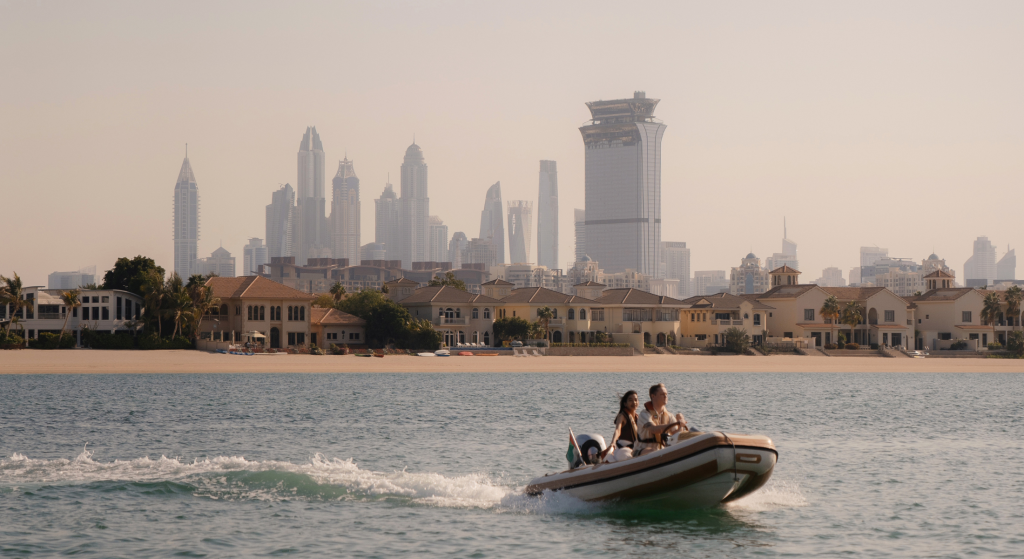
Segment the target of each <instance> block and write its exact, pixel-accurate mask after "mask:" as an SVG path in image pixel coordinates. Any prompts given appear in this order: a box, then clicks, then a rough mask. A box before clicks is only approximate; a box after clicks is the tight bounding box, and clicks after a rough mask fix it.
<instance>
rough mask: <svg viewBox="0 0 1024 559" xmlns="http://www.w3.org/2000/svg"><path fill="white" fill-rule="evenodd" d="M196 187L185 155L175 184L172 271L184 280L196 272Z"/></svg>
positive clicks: (197, 226) (197, 188) (193, 175)
mask: <svg viewBox="0 0 1024 559" xmlns="http://www.w3.org/2000/svg"><path fill="white" fill-rule="evenodd" d="M198 252H199V187H198V186H197V185H196V176H195V174H194V173H193V172H192V164H191V163H189V162H188V154H187V153H186V154H185V161H183V162H182V163H181V170H180V171H178V182H176V183H175V184H174V271H175V272H177V273H178V275H179V276H181V278H182V279H183V280H185V281H188V278H189V276H191V275H192V274H195V273H198V266H197V263H196V261H197V258H198V256H199V255H198V254H197V253H198Z"/></svg>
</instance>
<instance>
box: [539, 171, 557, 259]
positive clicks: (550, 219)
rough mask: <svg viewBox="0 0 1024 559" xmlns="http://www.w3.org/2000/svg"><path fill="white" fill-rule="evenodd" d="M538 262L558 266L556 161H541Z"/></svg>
mask: <svg viewBox="0 0 1024 559" xmlns="http://www.w3.org/2000/svg"><path fill="white" fill-rule="evenodd" d="M537 264H539V265H541V266H547V267H548V269H549V270H554V269H556V268H558V267H559V266H558V168H557V166H556V164H555V162H554V161H541V162H540V191H539V192H538V195H537Z"/></svg>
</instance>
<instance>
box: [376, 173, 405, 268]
mask: <svg viewBox="0 0 1024 559" xmlns="http://www.w3.org/2000/svg"><path fill="white" fill-rule="evenodd" d="M373 206H374V207H373V215H374V236H373V240H374V242H376V243H377V244H382V245H384V251H385V252H386V253H387V260H401V259H402V258H401V249H400V247H399V245H400V243H399V242H398V239H399V237H401V235H402V227H401V224H400V222H399V220H400V219H401V212H399V209H398V195H396V194H395V189H394V188H393V187H392V186H391V183H386V184H385V185H384V192H383V193H381V195H380V198H378V199H376V200H374V201H373Z"/></svg>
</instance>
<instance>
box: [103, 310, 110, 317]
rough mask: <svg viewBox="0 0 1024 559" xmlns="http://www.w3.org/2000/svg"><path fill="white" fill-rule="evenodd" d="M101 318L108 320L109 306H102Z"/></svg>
mask: <svg viewBox="0 0 1024 559" xmlns="http://www.w3.org/2000/svg"><path fill="white" fill-rule="evenodd" d="M103 320H110V307H103Z"/></svg>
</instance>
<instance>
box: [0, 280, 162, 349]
mask: <svg viewBox="0 0 1024 559" xmlns="http://www.w3.org/2000/svg"><path fill="white" fill-rule="evenodd" d="M22 292H23V296H22V297H23V299H24V300H26V301H28V302H29V305H28V307H25V308H21V309H19V310H18V313H17V316H18V322H17V325H16V326H15V331H21V334H22V335H23V336H24V337H25V338H26V339H30V340H34V339H37V338H38V337H39V334H40V333H42V332H50V333H53V334H59V333H60V331H61V328H62V327H64V320H65V317H66V316H67V314H68V308H67V307H66V306H65V305H64V301H63V299H61V293H62V290H60V289H44V288H43V287H42V286H31V287H26V288H24V289H23V291H22ZM79 301H81V303H82V305H81V307H78V308H74V309H70V314H71V316H70V318H68V319H67V329H66V330H65V333H69V332H70V333H71V334H72V335H73V336H74V337H75V340H76V341H77V342H78V343H79V344H81V341H82V338H81V331H82V329H83V328H88V329H90V330H95V331H98V332H110V333H113V332H116V331H118V330H133V331H137V330H139V329H140V328H141V325H140V322H141V318H142V313H143V304H144V303H143V300H142V297H140V296H138V295H136V294H134V293H129V292H127V291H122V290H120V289H90V290H80V291H79ZM9 320H11V307H10V305H0V322H6V321H9Z"/></svg>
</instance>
